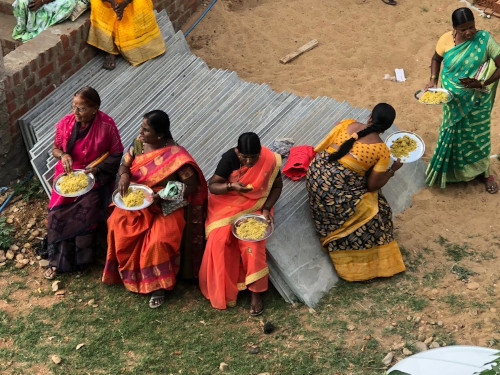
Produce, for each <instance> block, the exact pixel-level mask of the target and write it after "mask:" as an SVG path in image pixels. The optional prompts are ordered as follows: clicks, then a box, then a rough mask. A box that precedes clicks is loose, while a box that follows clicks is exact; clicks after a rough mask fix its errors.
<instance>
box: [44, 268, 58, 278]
mask: <svg viewBox="0 0 500 375" xmlns="http://www.w3.org/2000/svg"><path fill="white" fill-rule="evenodd" d="M56 275H57V268H56V267H49V268H47V269H46V270H45V272H44V273H43V277H45V278H46V279H47V280H54V279H55V277H56Z"/></svg>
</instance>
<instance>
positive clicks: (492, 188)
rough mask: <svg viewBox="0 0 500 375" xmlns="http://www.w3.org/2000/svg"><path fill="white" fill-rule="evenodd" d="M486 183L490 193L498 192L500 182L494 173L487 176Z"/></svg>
mask: <svg viewBox="0 0 500 375" xmlns="http://www.w3.org/2000/svg"><path fill="white" fill-rule="evenodd" d="M484 185H485V187H486V191H487V192H488V193H490V194H495V193H498V184H497V182H496V181H495V177H493V175H490V176H489V177H487V178H485V180H484Z"/></svg>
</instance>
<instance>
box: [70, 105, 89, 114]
mask: <svg viewBox="0 0 500 375" xmlns="http://www.w3.org/2000/svg"><path fill="white" fill-rule="evenodd" d="M71 108H72V109H73V112H78V113H82V112H85V111H86V110H87V109H88V108H85V107H77V106H76V105H73V106H71Z"/></svg>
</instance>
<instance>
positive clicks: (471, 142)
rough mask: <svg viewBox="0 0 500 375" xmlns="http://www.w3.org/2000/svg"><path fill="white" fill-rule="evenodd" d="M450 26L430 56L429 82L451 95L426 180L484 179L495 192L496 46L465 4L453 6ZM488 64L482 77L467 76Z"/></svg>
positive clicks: (499, 51)
mask: <svg viewBox="0 0 500 375" xmlns="http://www.w3.org/2000/svg"><path fill="white" fill-rule="evenodd" d="M451 19H452V22H453V30H452V31H449V32H447V33H445V34H443V35H442V36H441V38H439V41H438V43H437V45H436V51H435V52H434V56H432V60H431V78H430V81H429V83H428V85H427V87H436V86H437V84H438V77H439V72H440V70H441V65H442V71H441V84H442V86H443V88H445V89H447V90H448V91H450V92H451V93H452V94H453V100H452V101H450V102H449V103H447V104H443V120H442V123H441V127H440V129H439V137H438V141H437V145H436V149H435V150H434V154H433V155H432V159H431V161H430V163H429V166H428V167H427V171H426V173H427V179H426V183H427V184H428V185H429V186H432V185H434V184H435V183H437V184H439V186H440V187H442V188H444V187H446V183H447V182H460V181H470V180H473V179H474V178H476V177H480V178H481V179H483V180H484V182H485V185H486V191H487V192H488V193H491V194H493V193H496V192H497V191H498V185H497V183H496V181H495V180H494V178H493V175H490V151H491V141H490V123H491V109H492V107H493V103H494V100H495V94H496V89H497V85H498V79H499V78H500V69H498V67H500V46H499V45H498V43H497V42H496V41H495V40H494V39H493V37H492V36H491V35H490V34H489V33H488V32H487V31H484V30H476V26H475V23H474V15H473V14H472V11H471V10H470V9H469V8H459V9H456V10H455V11H454V12H453V14H452V16H451ZM483 63H486V64H487V66H486V68H484V69H482V71H484V72H489V74H487V75H486V76H485V77H484V78H486V79H475V78H471V77H474V76H475V75H476V73H477V72H478V70H479V69H480V67H481V65H482V64H483Z"/></svg>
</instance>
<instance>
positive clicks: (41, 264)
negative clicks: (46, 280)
mask: <svg viewBox="0 0 500 375" xmlns="http://www.w3.org/2000/svg"><path fill="white" fill-rule="evenodd" d="M38 264H39V265H40V267H42V268H46V267H48V266H49V261H48V260H47V259H42V260H40V261H39V262H38Z"/></svg>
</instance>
